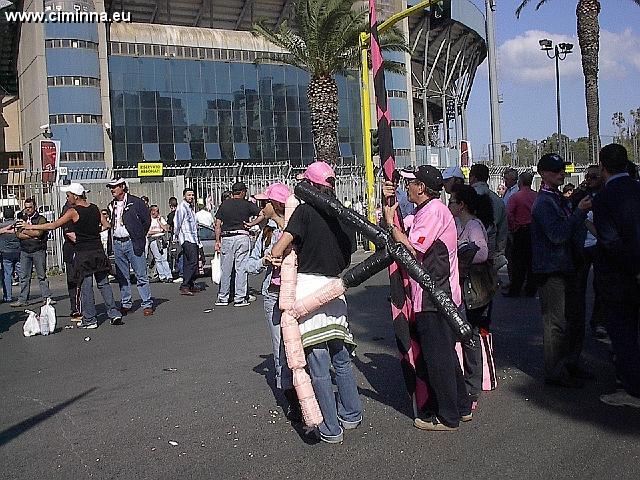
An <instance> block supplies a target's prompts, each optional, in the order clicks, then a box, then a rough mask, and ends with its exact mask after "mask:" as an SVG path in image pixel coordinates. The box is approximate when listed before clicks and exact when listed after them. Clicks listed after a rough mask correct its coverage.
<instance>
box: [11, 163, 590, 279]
mask: <svg viewBox="0 0 640 480" xmlns="http://www.w3.org/2000/svg"><path fill="white" fill-rule="evenodd" d="M506 168H507V167H490V173H491V176H490V179H489V186H490V187H491V189H493V190H494V191H496V190H497V189H498V186H499V185H500V184H501V183H503V180H502V176H503V173H504V170H505V169H506ZM517 170H518V171H525V170H527V168H524V167H522V168H518V169H517ZM301 172H302V169H294V168H291V167H289V166H288V165H287V164H270V165H247V164H228V165H216V166H210V167H204V166H185V167H165V176H164V178H162V179H159V180H153V181H144V180H142V179H139V178H136V175H137V170H136V169H133V168H124V169H86V170H73V171H71V172H70V174H69V176H68V180H70V181H74V182H81V183H82V184H83V185H84V186H85V188H87V189H89V190H90V193H89V195H88V197H89V201H91V202H92V203H94V204H96V205H97V206H98V207H100V208H104V207H106V206H107V205H108V204H109V202H110V201H111V200H112V197H111V193H110V191H109V189H107V188H106V183H107V181H108V179H111V178H114V177H123V178H126V179H127V182H128V185H129V191H130V192H131V193H133V194H134V195H137V196H147V197H149V201H150V204H157V205H158V206H159V207H160V212H161V213H162V214H163V215H165V216H166V214H167V213H168V211H169V207H168V202H169V198H170V197H176V198H178V199H181V198H182V191H183V189H184V188H185V187H190V188H193V189H194V190H195V192H196V197H197V198H198V202H199V203H202V204H204V205H205V206H206V207H207V208H209V209H210V210H212V211H215V210H216V209H217V207H218V206H219V205H220V203H221V200H222V195H223V193H224V192H225V191H227V190H230V188H231V185H232V184H233V183H234V182H237V181H242V182H244V183H245V184H246V185H247V189H248V193H249V195H253V194H256V193H258V192H262V191H264V189H265V188H266V187H267V186H268V185H269V184H270V183H273V182H276V181H277V182H282V183H285V184H287V185H289V186H290V187H291V188H292V189H293V186H294V185H295V184H296V183H297V181H298V180H297V178H296V177H297V175H298V174H300V173H301ZM336 177H337V178H336V195H337V196H338V198H339V199H340V200H341V201H343V202H344V201H350V202H352V203H355V202H356V201H358V200H361V201H362V203H363V204H364V205H365V206H366V204H367V202H366V182H365V179H364V167H361V166H338V167H336ZM582 180H583V173H582V172H578V173H576V174H572V175H571V176H568V177H567V180H566V182H572V183H574V184H575V185H577V184H579V183H580V182H581V181H582ZM375 181H376V186H375V189H374V191H375V199H374V205H376V207H378V206H379V205H381V203H382V201H381V196H380V195H381V186H382V181H383V180H382V177H381V172H378V175H377V176H376V178H375ZM539 183H540V180H539V177H538V176H537V175H536V179H535V180H534V186H536V187H537V186H539ZM60 186H61V185H58V184H55V183H53V184H52V183H46V182H43V177H42V172H38V171H9V172H0V206H2V207H3V208H2V209H0V216H1V215H3V214H4V210H5V209H9V210H16V211H19V210H21V209H22V206H23V204H24V200H25V199H26V198H34V199H35V201H36V204H37V205H38V211H39V212H40V213H41V214H43V215H44V216H45V217H46V218H47V219H48V220H53V219H54V218H58V217H59V216H60V214H61V211H62V206H63V205H64V203H65V194H64V193H63V192H61V191H60ZM49 238H50V241H49V248H48V266H49V268H52V269H56V268H57V269H63V268H64V265H63V263H62V242H63V238H62V235H61V232H60V230H56V231H53V232H52V233H51V234H50V237H49Z"/></svg>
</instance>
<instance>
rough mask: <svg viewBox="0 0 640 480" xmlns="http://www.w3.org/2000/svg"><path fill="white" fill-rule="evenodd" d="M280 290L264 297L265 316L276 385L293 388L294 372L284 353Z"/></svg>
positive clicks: (284, 388) (286, 388)
mask: <svg viewBox="0 0 640 480" xmlns="http://www.w3.org/2000/svg"><path fill="white" fill-rule="evenodd" d="M279 297H280V294H279V292H277V291H276V292H268V293H267V294H266V295H263V298H264V316H265V319H266V321H267V327H269V333H270V334H271V348H272V349H273V363H274V364H275V369H276V387H278V388H281V389H283V390H288V389H290V388H293V374H292V372H291V369H290V368H289V365H287V359H286V357H285V353H284V344H283V343H282V334H281V330H280V319H281V318H282V312H281V311H280V308H279V307H278V299H279Z"/></svg>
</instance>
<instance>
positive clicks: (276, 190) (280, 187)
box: [254, 183, 291, 203]
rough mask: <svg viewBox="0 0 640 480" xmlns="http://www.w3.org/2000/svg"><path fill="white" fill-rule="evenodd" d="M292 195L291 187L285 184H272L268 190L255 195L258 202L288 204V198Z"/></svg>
mask: <svg viewBox="0 0 640 480" xmlns="http://www.w3.org/2000/svg"><path fill="white" fill-rule="evenodd" d="M290 195H291V192H290V191H289V187H287V186H286V185H285V184H284V183H272V184H271V185H269V186H268V187H267V189H266V190H265V191H264V192H262V193H258V194H256V195H254V197H255V198H256V199H257V200H273V201H275V202H280V203H286V201H287V198H289V196H290Z"/></svg>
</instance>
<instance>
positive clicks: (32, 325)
mask: <svg viewBox="0 0 640 480" xmlns="http://www.w3.org/2000/svg"><path fill="white" fill-rule="evenodd" d="M25 312H26V313H28V314H29V316H28V317H27V320H26V321H25V322H24V326H23V327H22V333H23V334H24V336H25V337H33V336H34V335H38V334H39V333H40V323H39V322H38V316H37V315H36V312H32V311H31V310H25Z"/></svg>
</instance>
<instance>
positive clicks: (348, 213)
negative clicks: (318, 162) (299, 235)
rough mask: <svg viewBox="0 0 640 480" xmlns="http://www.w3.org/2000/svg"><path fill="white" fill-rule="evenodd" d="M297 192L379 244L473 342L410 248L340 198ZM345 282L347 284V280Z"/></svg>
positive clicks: (305, 189)
mask: <svg viewBox="0 0 640 480" xmlns="http://www.w3.org/2000/svg"><path fill="white" fill-rule="evenodd" d="M294 192H295V194H296V196H297V197H298V198H300V199H302V200H304V201H305V202H306V203H308V204H310V205H313V206H314V207H316V208H318V209H320V210H323V211H324V212H326V213H327V214H329V215H332V216H336V217H337V218H339V219H340V220H341V221H343V222H345V223H348V224H350V225H352V226H353V227H355V228H356V229H357V230H358V231H360V232H361V233H362V234H363V235H364V236H365V237H367V238H368V239H369V240H371V241H372V242H373V243H374V244H375V245H376V247H379V248H386V250H387V251H388V253H389V255H390V256H391V258H392V259H393V260H394V261H396V262H397V263H398V264H399V265H401V266H402V268H404V269H405V270H406V272H407V274H408V275H409V276H410V277H411V278H413V279H414V280H415V281H416V282H418V283H419V284H420V286H421V287H422V288H423V289H424V290H425V291H426V292H427V293H428V294H429V296H430V297H431V298H432V300H433V301H434V303H435V304H436V307H437V308H438V310H440V313H442V314H443V316H444V317H445V319H446V321H447V323H448V324H449V326H450V327H451V329H452V330H453V331H454V333H455V334H456V336H457V337H458V338H459V339H460V340H461V341H463V342H471V341H472V340H471V334H472V329H471V326H470V325H469V323H467V322H466V321H465V320H464V319H463V318H462V317H461V316H460V312H459V311H458V307H456V305H455V304H454V303H453V301H452V300H451V297H450V296H449V295H448V294H447V293H446V292H445V291H443V290H441V289H439V288H438V287H437V286H436V285H435V283H433V280H431V276H430V275H429V273H428V272H427V271H426V270H425V269H424V267H423V266H422V265H421V264H420V263H418V261H417V260H416V258H415V257H414V256H413V255H411V252H410V251H409V249H407V247H405V246H404V245H402V244H401V243H398V242H394V241H393V240H392V238H391V235H389V234H388V233H387V232H386V231H384V230H383V229H382V228H380V227H378V226H377V225H373V224H372V223H370V222H369V221H368V220H367V219H366V218H365V217H364V216H363V215H359V214H357V213H356V212H354V211H353V210H351V209H349V208H347V207H345V206H344V205H342V204H341V203H340V201H338V200H337V199H336V198H333V197H330V196H329V195H325V194H323V193H321V192H320V191H319V190H318V189H317V188H316V187H314V186H313V185H311V184H310V183H308V182H301V183H299V184H298V185H296V187H295V189H294ZM376 262H380V263H376ZM374 263H376V265H377V266H380V265H381V264H382V257H381V259H380V260H375V261H372V265H371V266H368V267H365V269H369V268H370V269H371V270H369V271H373V273H372V274H371V275H373V274H375V273H377V272H375V271H374V268H377V267H374V266H373V264H374ZM355 268H357V267H354V269H355ZM383 268H384V267H383ZM354 269H352V270H354ZM366 271H367V270H364V271H362V272H359V273H358V278H356V276H355V275H353V276H352V278H350V279H349V280H348V281H349V282H351V281H357V280H359V279H360V278H359V277H360V276H362V275H366V273H365V272H366ZM378 271H380V270H378ZM347 273H349V272H347ZM371 275H370V276H371ZM364 280H366V278H362V279H361V280H360V283H361V282H363V281H364ZM343 281H345V280H344V277H343ZM345 286H349V285H347V283H346V281H345Z"/></svg>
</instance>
